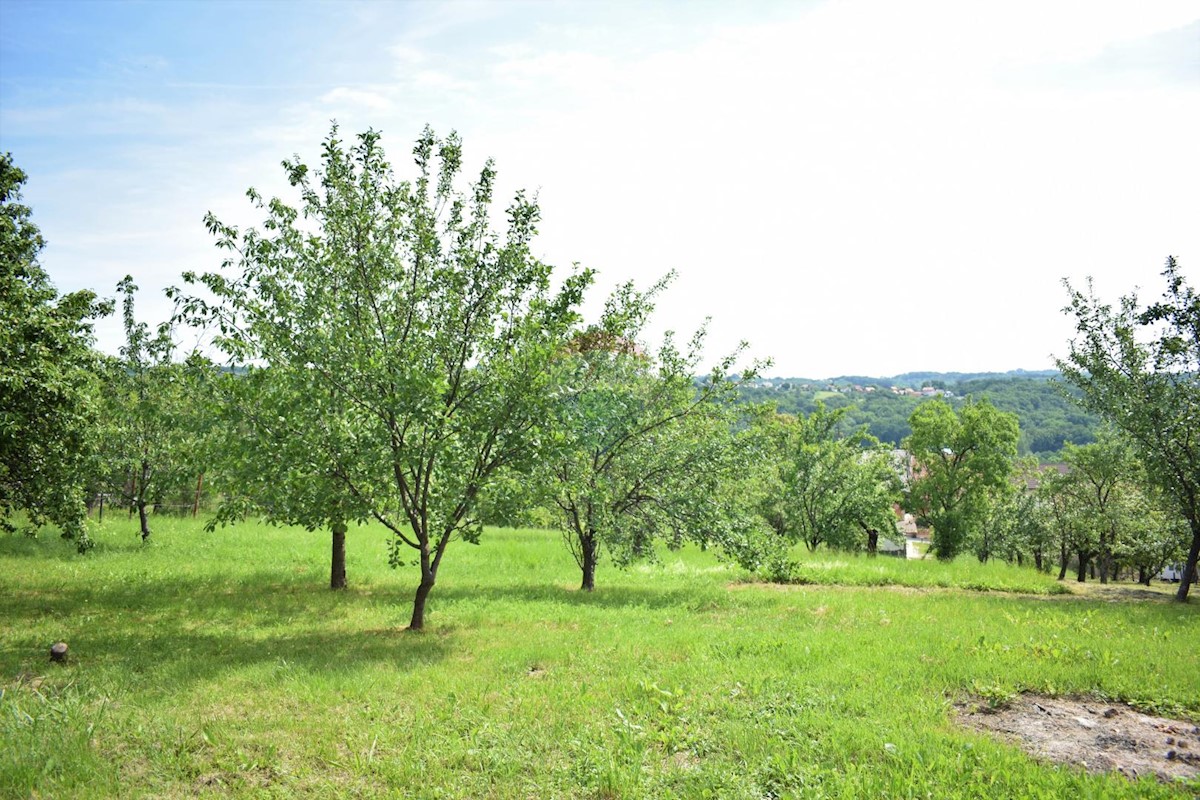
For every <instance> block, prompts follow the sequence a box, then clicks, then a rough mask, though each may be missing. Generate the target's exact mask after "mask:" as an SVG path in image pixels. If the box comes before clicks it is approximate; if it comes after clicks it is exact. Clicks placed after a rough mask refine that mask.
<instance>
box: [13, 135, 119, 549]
mask: <svg viewBox="0 0 1200 800" xmlns="http://www.w3.org/2000/svg"><path fill="white" fill-rule="evenodd" d="M24 183H25V173H24V172H23V171H22V170H21V169H19V168H18V167H17V166H16V165H15V164H14V163H13V160H12V155H11V154H4V155H2V156H0V527H3V528H5V529H7V530H9V531H11V530H13V528H14V526H13V523H12V516H13V514H14V513H15V512H16V511H18V510H23V511H24V512H25V514H26V516H27V518H28V521H29V523H30V524H31V525H32V526H35V527H36V526H40V525H42V524H44V523H46V522H50V523H53V524H55V525H57V526H58V527H59V528H60V529H61V530H62V534H63V536H64V537H65V538H67V539H74V540H75V543H76V546H77V547H78V549H79V551H80V552H85V551H87V550H88V548H90V547H91V546H92V542H91V539H90V538H89V537H88V533H87V527H86V524H85V521H86V517H87V510H86V505H85V503H84V491H85V488H84V485H83V481H84V476H85V474H86V473H87V465H88V463H89V459H90V457H91V454H92V452H93V451H94V450H95V447H96V431H97V428H96V425H97V416H96V401H95V397H96V378H95V373H96V370H97V356H96V354H95V352H94V351H93V350H92V322H91V321H92V320H94V319H96V318H97V317H100V316H103V315H104V314H107V313H110V311H111V305H110V304H108V303H98V302H97V301H96V296H95V295H94V294H93V293H92V292H87V291H81V292H73V293H71V294H67V295H63V296H59V295H58V292H57V291H55V289H54V286H53V285H51V283H50V279H49V278H48V277H47V275H46V272H45V271H44V270H43V269H42V267H41V265H40V264H39V263H38V255H39V254H40V253H41V251H42V248H43V247H44V246H45V242H44V241H43V240H42V236H41V233H39V231H38V228H37V226H36V225H34V224H33V222H32V221H31V219H30V217H31V216H32V214H31V211H30V209H29V207H28V206H26V205H23V204H22V203H21V185H22V184H24Z"/></svg>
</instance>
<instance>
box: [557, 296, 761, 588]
mask: <svg viewBox="0 0 1200 800" xmlns="http://www.w3.org/2000/svg"><path fill="white" fill-rule="evenodd" d="M669 280H670V276H668V277H667V278H664V279H663V280H662V281H660V282H658V283H657V284H655V285H654V286H653V287H652V288H651V289H650V290H649V291H645V292H640V291H638V290H637V289H636V288H635V287H634V285H633V284H632V283H627V284H624V285H623V286H621V287H620V288H618V290H617V291H616V292H614V293H613V295H612V296H611V297H610V298H609V300H608V302H607V303H606V306H605V310H604V313H603V316H602V318H601V320H600V322H599V323H598V324H596V325H594V326H592V327H590V328H587V329H586V330H584V331H582V332H580V333H578V334H577V335H576V336H574V337H573V339H572V341H571V344H570V347H569V348H568V350H567V352H566V353H564V355H563V357H562V359H561V360H560V363H559V370H560V372H559V374H560V376H561V379H560V385H559V387H558V392H557V396H558V402H557V403H556V406H555V407H556V411H557V418H558V429H559V435H558V439H557V446H556V448H555V450H554V453H553V455H552V457H551V458H549V459H547V461H546V462H545V467H544V469H543V471H542V476H543V482H544V484H545V485H546V488H545V492H546V495H547V496H548V497H549V499H550V503H551V504H552V506H553V508H554V509H556V510H557V511H558V525H559V528H560V530H561V531H562V532H563V537H564V540H565V541H566V543H567V545H568V548H569V549H570V551H571V553H572V555H573V556H574V557H575V560H576V563H577V564H578V565H579V568H580V571H581V574H582V583H581V588H582V589H583V590H585V591H592V590H593V589H594V588H595V579H596V567H597V565H598V563H599V559H600V556H601V553H602V552H603V551H607V552H608V554H609V555H610V557H611V558H612V559H613V560H614V561H615V562H616V563H617V564H621V565H624V564H628V563H630V562H632V561H634V560H636V559H639V558H644V557H648V556H652V555H653V552H654V546H655V542H656V541H659V540H666V541H667V543H668V545H671V546H678V545H679V544H681V543H682V542H684V541H694V542H699V543H701V544H705V545H707V544H709V543H714V542H715V543H720V544H722V545H724V546H726V547H727V548H729V549H731V550H732V549H740V546H739V544H738V543H739V542H744V541H745V539H746V538H747V533H748V530H747V529H748V528H749V527H751V526H752V525H753V524H754V523H753V515H752V514H751V513H750V509H749V508H748V506H746V505H745V504H743V503H741V502H740V500H741V497H742V495H741V494H740V493H739V492H737V491H736V490H735V489H734V488H733V484H734V483H735V482H736V481H737V479H738V478H739V476H741V475H743V474H744V473H745V472H746V471H747V460H748V459H749V458H750V452H751V451H750V446H749V445H750V443H749V440H748V439H746V438H744V437H739V436H738V435H737V434H736V433H735V431H734V426H735V423H736V421H737V417H738V414H737V410H736V409H735V407H734V399H735V397H736V392H737V387H738V385H739V383H740V381H741V380H744V379H745V378H746V377H750V376H752V375H753V373H750V372H748V373H744V374H743V375H741V376H733V375H731V374H730V368H731V367H732V364H733V362H734V360H735V358H736V354H734V355H731V356H729V357H727V358H725V359H724V360H723V361H722V362H721V363H720V364H719V365H718V366H717V367H716V368H714V369H713V370H712V371H711V372H710V373H709V375H708V376H707V377H705V378H704V379H703V380H700V381H697V380H696V374H697V372H698V368H699V364H700V359H701V356H702V350H703V343H704V329H703V328H701V330H700V331H698V332H697V334H696V335H695V336H694V337H693V338H692V339H691V341H690V343H689V345H688V346H687V347H686V348H680V347H679V346H677V344H676V343H675V341H674V337H672V336H671V335H669V334H668V335H667V337H666V338H665V340H664V341H663V343H662V345H661V346H660V347H659V348H658V350H657V351H655V352H653V353H652V352H649V351H648V349H647V347H646V345H645V342H644V341H642V333H643V329H644V326H645V324H646V322H647V320H648V319H649V316H650V314H651V313H652V311H653V309H654V298H655V296H656V295H657V294H658V293H659V292H660V291H661V290H662V289H663V288H664V287H665V286H666V284H667V282H669Z"/></svg>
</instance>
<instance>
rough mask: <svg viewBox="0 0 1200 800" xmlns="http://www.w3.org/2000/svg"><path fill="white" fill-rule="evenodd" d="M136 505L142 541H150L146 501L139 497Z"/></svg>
mask: <svg viewBox="0 0 1200 800" xmlns="http://www.w3.org/2000/svg"><path fill="white" fill-rule="evenodd" d="M137 507H138V522H140V523H141V525H142V543H143V544H144V543H146V542H148V541H150V521H149V519H148V518H147V517H146V501H145V500H141V499H139V500H138V502H137Z"/></svg>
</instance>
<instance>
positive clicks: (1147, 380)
mask: <svg viewBox="0 0 1200 800" xmlns="http://www.w3.org/2000/svg"><path fill="white" fill-rule="evenodd" d="M1162 274H1163V277H1164V278H1165V280H1166V284H1167V286H1166V290H1165V291H1164V292H1163V296H1162V298H1161V300H1159V302H1157V303H1152V304H1150V305H1149V306H1147V307H1145V308H1142V307H1141V305H1140V303H1139V301H1138V297H1137V294H1136V293H1132V294H1129V295H1126V296H1124V297H1122V298H1121V299H1120V301H1119V302H1118V304H1117V306H1116V307H1113V306H1112V305H1110V304H1107V303H1104V302H1102V301H1101V300H1099V299H1098V298H1097V297H1096V296H1095V293H1094V292H1093V290H1092V285H1091V282H1090V281H1089V282H1088V286H1087V291H1086V293H1085V292H1081V291H1077V290H1075V289H1074V288H1072V287H1071V285H1070V283H1067V284H1066V287H1067V291H1068V292H1069V293H1070V297H1071V303H1070V305H1069V306H1067V308H1066V309H1064V311H1065V313H1068V314H1071V315H1073V316H1074V317H1075V331H1076V334H1077V335H1076V337H1075V338H1073V339H1071V340H1070V341H1069V342H1068V348H1069V352H1068V354H1067V357H1066V358H1065V359H1059V360H1058V362H1057V363H1058V368H1059V370H1060V371H1061V372H1062V374H1063V377H1064V378H1065V379H1066V380H1067V381H1068V382H1070V383H1071V384H1073V385H1074V386H1076V387H1078V389H1079V390H1080V392H1081V397H1080V402H1081V403H1082V404H1083V406H1084V407H1085V408H1087V409H1088V410H1089V411H1091V412H1093V413H1095V414H1097V415H1098V416H1100V417H1101V418H1103V419H1104V420H1106V421H1108V422H1109V423H1110V424H1112V425H1113V426H1114V427H1115V428H1116V429H1117V430H1119V431H1121V432H1122V433H1123V434H1124V435H1125V436H1126V437H1128V439H1129V441H1130V443H1131V444H1132V446H1133V448H1134V451H1135V452H1136V454H1137V457H1138V459H1139V460H1140V461H1141V462H1142V464H1143V465H1144V467H1145V469H1146V474H1147V476H1148V478H1149V480H1150V481H1151V482H1152V483H1153V484H1154V485H1156V486H1158V487H1159V488H1161V490H1162V491H1163V493H1164V494H1166V495H1167V496H1169V497H1170V498H1171V499H1172V500H1173V502H1174V504H1175V506H1176V511H1177V513H1178V514H1179V515H1180V516H1181V517H1182V518H1183V519H1185V520H1186V521H1187V524H1188V527H1189V529H1190V530H1191V545H1190V546H1189V548H1188V555H1187V561H1186V563H1185V566H1184V572H1183V579H1182V580H1181V581H1180V584H1179V591H1178V592H1177V594H1176V599H1178V600H1180V601H1181V602H1182V601H1185V600H1187V596H1188V590H1189V588H1190V587H1191V584H1192V582H1193V581H1195V580H1196V575H1197V573H1196V562H1197V558H1198V557H1200V294H1197V292H1196V291H1195V289H1193V288H1192V287H1191V286H1189V285H1188V284H1187V282H1186V281H1185V280H1184V278H1183V275H1182V274H1180V272H1179V266H1178V265H1177V264H1176V262H1175V259H1174V258H1168V259H1167V264H1166V267H1165V269H1164V270H1163V273H1162Z"/></svg>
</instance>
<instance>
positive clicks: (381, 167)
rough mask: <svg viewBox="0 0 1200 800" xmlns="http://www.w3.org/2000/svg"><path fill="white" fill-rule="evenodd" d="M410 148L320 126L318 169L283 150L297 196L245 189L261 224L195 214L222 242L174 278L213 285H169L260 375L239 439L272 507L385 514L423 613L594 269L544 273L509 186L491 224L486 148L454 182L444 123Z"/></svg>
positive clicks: (512, 452) (457, 149) (305, 514)
mask: <svg viewBox="0 0 1200 800" xmlns="http://www.w3.org/2000/svg"><path fill="white" fill-rule="evenodd" d="M413 155H414V156H415V161H416V167H417V172H418V174H417V178H416V180H415V181H413V182H408V181H400V180H397V179H396V178H395V177H394V176H393V173H392V170H391V167H390V165H389V164H388V162H387V160H386V159H385V156H384V152H383V149H382V147H381V146H380V143H379V134H378V133H376V132H374V131H368V132H367V133H364V134H362V135H360V136H359V137H358V140H357V142H355V143H354V144H352V145H347V144H346V143H345V142H343V141H342V140H341V139H340V138H339V137H338V131H337V128H336V126H335V127H334V128H333V130H332V132H331V133H330V135H329V137H328V138H327V139H326V140H325V143H324V148H323V156H322V162H323V163H322V166H321V167H320V168H319V169H317V170H315V171H312V170H309V168H308V167H307V166H306V165H305V164H303V163H302V162H301V161H300V160H299V159H298V158H293V159H291V160H288V161H285V162H284V169H285V172H286V174H287V177H288V181H289V183H290V184H291V185H292V186H293V187H294V188H295V189H296V190H297V191H298V193H299V196H300V204H299V207H293V206H291V205H288V204H287V203H286V202H285V201H284V200H282V199H278V198H276V199H272V200H270V201H266V202H264V201H263V199H262V198H261V196H260V195H259V194H258V193H257V192H256V191H254V190H250V192H249V196H250V199H251V201H252V202H253V203H254V204H255V206H256V208H258V209H260V210H263V211H265V214H266V219H265V221H264V223H263V226H262V229H261V230H258V229H254V228H250V229H246V230H238V229H237V228H234V227H232V226H230V225H226V224H224V223H222V222H220V221H218V220H217V219H216V218H215V217H213V216H212V215H211V214H210V215H209V216H208V218H207V224H208V228H209V230H210V231H211V232H212V233H213V234H214V235H215V236H216V237H217V239H218V246H219V247H221V248H223V249H225V250H227V251H229V252H230V253H231V256H230V257H229V259H228V260H226V261H225V263H224V265H223V269H222V271H220V272H214V273H209V274H206V275H203V276H196V275H193V274H187V275H185V276H184V279H185V281H186V282H187V283H189V284H197V283H199V284H202V285H203V286H204V287H205V288H206V289H207V291H208V292H209V293H211V295H213V296H214V298H212V299H205V298H202V297H199V296H189V297H185V296H183V294H182V293H175V294H176V296H177V297H178V298H179V300H180V301H181V307H180V313H181V315H182V316H183V317H185V318H187V319H190V320H194V321H196V322H205V323H209V324H212V325H215V327H216V331H215V333H216V335H215V339H214V341H215V343H216V346H217V347H219V348H220V349H222V350H223V351H224V352H225V353H226V354H227V356H228V358H229V361H230V364H231V365H234V366H237V367H239V368H241V369H244V370H245V372H246V373H247V374H248V375H250V376H254V379H255V380H256V381H260V382H261V385H259V384H255V388H258V389H261V390H262V391H265V392H267V393H268V397H269V398H270V399H269V400H268V401H266V402H264V403H263V404H262V405H261V406H260V407H258V408H250V409H246V410H245V411H244V412H243V413H242V414H241V415H240V416H241V419H242V420H243V421H244V424H245V426H246V437H245V440H244V442H243V443H242V447H243V448H244V453H243V454H242V456H241V457H243V458H244V459H245V460H246V461H247V462H250V463H257V464H264V465H269V464H270V463H271V461H272V460H275V462H276V463H277V464H278V465H280V466H279V467H277V469H282V465H286V466H287V468H288V469H289V470H290V472H289V476H290V477H289V482H290V483H289V487H288V489H287V491H286V492H285V493H284V496H285V497H286V499H287V501H288V502H287V504H285V505H282V506H280V507H279V508H278V509H277V510H276V511H274V512H273V517H274V518H275V519H277V520H279V521H291V522H296V523H298V524H302V525H308V526H310V527H315V526H317V525H318V524H320V525H328V526H330V527H332V528H333V530H334V534H335V537H336V535H337V532H338V530H339V526H344V524H345V523H347V522H362V521H366V520H368V519H373V520H376V521H378V522H379V523H381V524H382V525H384V526H385V527H386V528H387V529H388V530H389V531H390V532H391V534H392V548H391V562H392V564H393V566H400V565H401V564H404V563H408V559H406V558H405V554H406V553H408V552H411V553H412V554H413V555H414V556H415V563H416V566H417V567H418V568H419V571H420V578H419V582H418V585H417V589H416V595H415V598H414V602H413V608H412V617H411V621H410V624H409V627H410V629H412V630H420V629H421V628H423V627H424V624H425V608H426V600H427V598H428V596H429V593H430V591H431V590H432V589H433V587H434V584H435V583H436V581H437V575H438V570H439V568H440V566H441V564H442V559H443V558H444V556H445V554H446V551H447V547H448V545H449V544H450V542H451V541H453V540H455V539H463V540H466V541H468V542H478V541H479V537H480V534H481V532H482V525H481V524H480V521H479V518H478V515H477V513H476V512H477V507H478V504H479V502H480V499H481V496H482V495H484V494H485V493H486V492H487V491H488V489H489V487H490V486H491V485H492V483H493V482H494V481H495V480H496V479H497V477H498V476H499V475H500V474H501V473H502V472H503V471H505V470H511V471H521V470H524V469H528V468H530V467H531V466H532V465H533V464H534V463H535V461H536V459H537V456H538V455H539V453H540V452H541V450H542V444H543V442H544V441H545V440H546V439H547V438H548V432H547V431H545V430H544V427H545V426H546V425H547V423H548V421H549V420H550V419H551V418H552V416H553V414H552V405H553V392H554V388H555V387H554V381H553V377H554V372H553V369H552V367H553V366H554V364H555V361H556V359H558V357H559V356H560V355H561V353H562V351H563V348H564V346H565V342H566V339H567V334H568V332H569V331H570V330H571V329H572V328H573V326H574V324H575V323H576V320H577V313H576V308H577V306H578V304H579V303H580V301H581V296H582V293H583V291H584V289H585V288H586V286H587V285H588V284H589V283H590V281H591V273H590V272H586V271H584V272H580V271H576V272H574V273H572V274H571V275H569V276H567V277H566V278H565V279H564V280H563V281H561V283H560V287H559V288H558V289H557V290H552V288H551V268H550V266H548V265H546V264H544V263H542V262H541V261H539V260H538V259H537V258H535V257H534V256H533V254H532V252H531V249H530V245H531V242H532V240H533V237H534V235H535V233H536V230H537V223H538V219H539V212H538V206H537V203H536V202H535V201H533V200H532V199H530V198H529V197H527V196H526V195H525V194H524V193H518V194H517V195H516V198H515V199H514V200H513V201H512V203H511V204H510V205H509V206H508V212H507V220H508V225H507V231H506V233H505V234H504V235H499V234H497V233H494V232H492V230H491V228H490V224H489V213H490V208H491V203H492V192H493V185H494V182H495V175H496V172H495V168H494V167H493V165H492V163H491V162H490V161H489V162H487V164H486V165H485V166H484V168H483V170H482V171H481V173H480V175H479V179H478V181H477V182H476V183H474V184H473V185H472V186H471V187H470V189H469V190H468V191H467V192H466V193H462V192H460V191H459V190H457V189H456V188H455V182H456V179H457V177H458V175H459V173H460V171H461V167H462V147H461V143H460V141H459V139H458V137H457V135H455V134H453V133H452V134H451V135H450V136H448V137H446V138H445V139H438V138H437V137H435V136H434V134H433V132H432V131H431V130H429V129H428V128H427V129H426V130H425V132H424V133H423V134H422V135H421V137H420V138H419V139H418V140H417V143H416V146H415V147H414V149H413ZM242 401H243V402H247V403H255V402H257V401H256V400H255V399H254V396H253V395H250V396H248V397H245V398H243V399H242ZM296 403H299V404H300V407H297V406H296V405H295V404H296ZM268 413H270V414H271V415H273V416H274V419H267V418H266V417H267V414H268ZM268 474H269V473H268ZM335 543H336V538H335Z"/></svg>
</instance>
